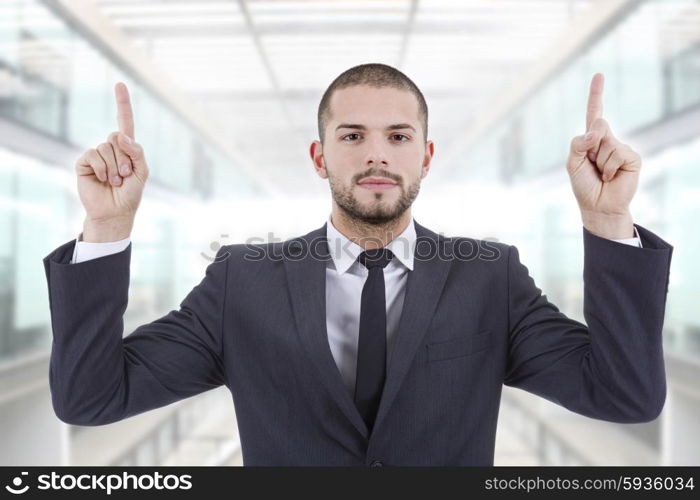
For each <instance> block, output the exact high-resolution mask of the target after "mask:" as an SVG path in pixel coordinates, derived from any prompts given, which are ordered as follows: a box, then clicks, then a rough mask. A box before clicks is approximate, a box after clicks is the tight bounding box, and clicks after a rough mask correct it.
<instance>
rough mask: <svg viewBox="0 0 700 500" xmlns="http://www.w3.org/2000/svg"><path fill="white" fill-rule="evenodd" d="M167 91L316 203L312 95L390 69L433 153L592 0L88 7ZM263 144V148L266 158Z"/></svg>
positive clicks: (248, 0)
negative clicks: (349, 75)
mask: <svg viewBox="0 0 700 500" xmlns="http://www.w3.org/2000/svg"><path fill="white" fill-rule="evenodd" d="M94 2H95V4H96V6H97V7H98V8H99V9H100V10H101V11H102V13H103V14H105V15H106V16H107V17H108V18H110V19H111V21H112V22H113V23H114V24H115V25H116V26H118V27H119V28H120V29H121V30H123V32H124V33H125V34H126V35H127V36H128V37H129V38H130V39H131V40H133V42H134V44H135V45H136V47H138V48H139V50H140V51H141V52H142V53H144V54H145V55H146V56H147V57H149V58H150V59H151V60H152V61H153V63H154V66H156V67H157V68H158V69H159V71H160V72H161V73H162V75H163V77H164V78H165V79H167V80H168V81H169V82H170V83H171V84H173V85H175V86H176V87H178V88H179V89H180V90H181V91H182V92H183V93H184V94H185V95H186V96H188V97H189V98H190V99H191V100H192V102H193V103H194V105H196V106H198V107H199V108H200V109H201V110H202V112H203V114H204V115H205V116H206V117H207V118H208V119H210V120H212V121H213V122H215V123H217V125H218V126H219V127H222V128H223V130H225V131H226V133H227V134H230V137H231V138H232V140H234V141H235V142H236V144H237V146H238V147H239V149H240V150H241V153H242V154H243V155H244V156H245V157H246V158H247V160H248V161H249V162H250V163H251V164H252V165H256V166H257V167H258V168H259V169H260V172H261V173H262V174H263V176H264V178H266V179H269V182H270V183H271V184H272V185H274V186H275V187H276V188H277V189H280V190H282V191H284V192H288V193H289V194H298V193H300V192H302V193H303V192H309V193H316V194H318V193H320V192H321V190H322V189H323V190H325V188H324V186H323V184H322V183H321V182H320V179H318V178H317V177H316V176H315V174H314V172H313V167H312V165H311V162H310V159H309V156H308V148H309V145H310V143H311V141H313V140H314V139H316V138H317V129H316V112H317V108H318V102H319V100H320V98H321V95H322V94H323V91H324V90H325V89H326V87H327V86H328V85H329V84H330V82H331V81H332V80H333V79H334V78H335V77H336V76H337V75H338V74H340V73H341V72H342V71H344V70H346V69H348V68H350V67H351V66H354V65H357V64H361V63H366V62H382V63H386V64H390V65H392V66H394V67H397V68H399V69H400V70H401V71H403V72H404V73H406V74H407V75H408V76H409V77H410V78H411V79H412V80H413V81H414V82H415V83H416V84H417V85H418V86H419V87H420V88H421V90H422V91H423V93H424V95H425V97H426V100H427V102H428V107H429V112H430V121H429V127H428V128H429V134H428V135H429V139H431V140H433V141H435V153H436V154H435V159H434V161H433V171H435V170H436V169H437V168H440V169H442V168H448V167H450V166H448V165H441V164H440V152H441V151H444V150H447V149H449V148H450V146H451V145H454V144H455V143H456V142H457V141H459V140H460V138H461V137H463V136H464V134H465V133H466V131H467V130H468V129H469V127H470V125H471V124H472V123H473V122H474V120H475V119H476V118H478V117H479V116H480V115H482V114H484V113H488V110H489V106H490V105H491V104H492V103H493V102H494V101H495V100H498V99H499V95H501V94H503V93H504V92H506V91H507V90H508V88H509V87H512V86H513V85H517V82H518V79H519V77H520V76H521V75H522V74H523V73H524V72H525V71H526V70H527V69H528V68H529V67H531V66H532V65H533V64H535V63H537V62H539V61H540V60H541V59H542V58H543V57H546V55H547V52H548V51H551V50H554V48H555V44H556V42H557V40H559V39H560V37H562V36H563V35H564V34H565V33H566V32H567V30H569V29H571V27H572V25H573V24H574V23H576V22H578V21H579V20H580V19H581V17H579V16H582V15H585V14H586V13H587V11H588V9H590V8H591V5H593V4H595V1H594V0H462V1H459V0H453V1H450V0H421V1H419V0H377V1H370V0H353V1H345V0H338V1H332V0H228V1H225V0H217V1H214V0H200V1H197V0H159V1H154V0H94ZM272 145H274V146H272Z"/></svg>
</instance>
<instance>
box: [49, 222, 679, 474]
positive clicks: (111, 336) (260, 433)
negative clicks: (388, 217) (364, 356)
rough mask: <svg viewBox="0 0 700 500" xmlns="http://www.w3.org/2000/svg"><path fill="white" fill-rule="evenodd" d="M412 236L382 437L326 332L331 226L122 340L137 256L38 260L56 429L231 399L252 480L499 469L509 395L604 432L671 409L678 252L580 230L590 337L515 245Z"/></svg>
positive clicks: (60, 252) (240, 263) (239, 258)
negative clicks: (670, 304)
mask: <svg viewBox="0 0 700 500" xmlns="http://www.w3.org/2000/svg"><path fill="white" fill-rule="evenodd" d="M415 227H416V235H417V238H418V242H417V247H416V254H415V255H416V256H415V267H414V270H413V271H411V272H409V274H408V278H407V284H406V296H405V302H404V307H403V315H402V317H401V320H400V324H399V327H398V331H397V337H396V341H395V343H394V346H393V351H392V352H391V354H390V356H389V358H390V361H389V364H388V368H387V379H386V384H385V387H384V392H383V395H382V399H381V404H380V408H379V412H378V415H377V419H376V424H375V426H374V429H373V431H372V433H371V434H368V432H367V428H366V426H365V424H364V422H363V420H362V418H361V416H360V413H359V412H358V411H357V409H356V408H355V405H354V403H353V401H352V399H351V396H350V394H349V393H348V391H347V389H346V388H345V386H344V385H343V382H342V379H341V376H340V373H339V371H338V369H337V367H336V365H335V362H334V360H333V357H332V354H331V351H330V347H329V344H328V337H327V332H326V312H325V283H326V280H325V269H326V259H330V255H329V254H328V246H327V242H326V240H325V236H326V226H325V224H324V225H323V226H322V227H320V228H319V229H316V230H314V231H312V232H310V233H308V234H306V235H304V236H301V237H298V238H294V239H291V240H287V241H285V242H277V243H269V244H260V245H246V244H235V245H226V246H223V247H222V248H221V249H220V250H219V252H218V253H217V256H216V260H215V262H213V263H211V264H210V265H209V266H208V267H207V270H206V275H205V276H204V278H203V279H202V281H201V282H200V283H199V284H198V285H197V286H195V287H194V288H193V289H192V291H191V292H190V293H189V294H188V295H187V296H186V297H185V298H184V300H183V301H182V302H181V304H180V308H179V310H172V311H170V312H169V313H168V314H166V315H164V316H163V317H161V318H159V319H156V320H155V321H153V322H151V323H148V324H145V325H142V326H140V327H138V328H136V330H134V331H133V332H131V333H129V334H128V335H126V336H123V334H124V333H125V332H124V323H123V319H122V318H123V315H124V312H125V310H126V308H127V301H128V289H129V264H130V256H131V245H129V246H128V247H127V248H126V249H125V250H124V251H122V252H119V253H117V254H113V255H108V256H104V257H100V258H97V259H94V260H90V261H86V262H82V263H78V264H69V262H70V258H71V256H72V253H73V245H74V241H71V242H68V243H66V244H64V245H62V246H60V247H59V248H57V249H56V250H54V251H53V252H51V253H50V254H49V255H48V256H46V257H45V259H44V266H45V270H46V277H47V280H48V288H49V302H50V307H51V321H52V328H53V345H52V352H51V364H50V387H51V395H52V402H53V408H54V410H55V412H56V415H57V416H58V418H60V419H61V420H62V421H64V422H67V423H70V424H75V425H84V426H94V425H104V424H109V423H112V422H116V421H118V420H122V419H125V418H128V417H130V416H132V415H136V414H138V413H141V412H145V411H148V410H150V409H153V408H158V407H162V406H164V405H168V404H170V403H173V402H175V401H178V400H181V399H183V398H188V397H191V396H194V395H195V394H198V393H201V392H203V391H208V390H211V389H214V388H216V387H220V386H221V385H226V386H227V387H228V388H229V389H230V391H231V395H232V397H233V404H234V407H235V412H236V416H237V420H238V426H239V434H240V439H241V445H242V452H243V462H244V465H370V464H372V463H377V462H380V463H383V464H385V465H492V464H493V457H494V445H495V436H496V424H497V420H498V411H499V402H500V397H501V389H502V386H503V384H505V385H508V386H512V387H518V388H520V389H523V390H526V391H529V392H531V393H533V394H537V395H539V396H541V397H543V398H546V399H547V400H549V401H553V402H554V403H557V404H559V405H561V406H563V407H565V408H568V409H569V410H571V411H573V412H576V413H579V414H582V415H586V416H588V417H592V418H597V419H602V420H607V421H611V422H621V423H630V422H647V421H650V420H653V419H655V418H656V417H657V416H658V415H659V413H660V412H661V410H662V408H663V405H664V401H665V397H666V379H665V371H664V360H663V350H662V327H663V320H664V309H665V303H666V296H667V292H668V277H669V266H670V262H671V254H672V247H671V246H670V245H669V244H668V243H666V242H665V241H663V240H662V239H660V238H659V237H658V236H656V235H655V234H653V233H652V232H650V231H649V230H647V229H645V228H643V227H641V226H638V225H637V226H636V227H637V230H638V231H639V235H640V237H641V240H642V244H643V248H635V247H633V246H630V245H625V244H622V243H618V242H614V241H611V240H607V239H604V238H600V237H598V236H595V235H593V234H592V233H590V232H588V231H587V230H586V229H585V228H582V229H583V244H584V270H583V280H584V304H583V310H584V317H585V321H586V323H587V326H586V325H585V324H583V323H580V322H578V321H575V320H573V319H570V318H568V317H566V316H565V315H564V314H563V313H561V312H560V311H559V310H558V309H557V307H556V306H555V305H553V304H552V303H551V302H549V301H548V299H547V297H546V295H542V293H541V290H540V289H539V288H537V286H536V285H535V283H534V281H533V279H532V278H531V277H530V275H529V273H528V270H527V268H526V267H525V266H524V265H523V264H522V263H521V262H520V260H519V256H518V250H517V248H516V247H515V246H512V245H507V244H504V243H498V242H490V241H485V240H472V239H468V238H448V237H445V236H443V235H438V234H436V233H434V232H432V231H430V230H429V229H427V228H425V227H423V226H421V225H420V224H418V223H417V222H416V223H415Z"/></svg>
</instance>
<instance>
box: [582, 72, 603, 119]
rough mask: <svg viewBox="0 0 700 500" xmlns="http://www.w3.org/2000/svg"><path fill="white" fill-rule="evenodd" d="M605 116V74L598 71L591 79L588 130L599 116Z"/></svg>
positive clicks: (587, 115)
mask: <svg viewBox="0 0 700 500" xmlns="http://www.w3.org/2000/svg"><path fill="white" fill-rule="evenodd" d="M602 116H603V74H602V73H596V74H595V75H593V79H592V80H591V88H590V91H589V93H588V108H587V110H586V130H587V131H588V130H590V129H591V125H592V124H593V122H594V121H595V120H596V119H597V118H601V117H602Z"/></svg>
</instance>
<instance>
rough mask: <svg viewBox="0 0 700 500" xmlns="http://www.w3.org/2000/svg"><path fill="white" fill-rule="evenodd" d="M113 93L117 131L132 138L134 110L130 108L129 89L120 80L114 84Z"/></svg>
mask: <svg viewBox="0 0 700 500" xmlns="http://www.w3.org/2000/svg"><path fill="white" fill-rule="evenodd" d="M114 95H115V97H116V99H117V124H118V125H119V131H120V132H123V133H124V134H126V135H128V136H129V137H130V138H132V139H133V138H134V112H133V111H132V109H131V100H130V99H129V91H128V90H127V88H126V85H125V84H124V83H122V82H119V83H117V84H116V85H115V86H114Z"/></svg>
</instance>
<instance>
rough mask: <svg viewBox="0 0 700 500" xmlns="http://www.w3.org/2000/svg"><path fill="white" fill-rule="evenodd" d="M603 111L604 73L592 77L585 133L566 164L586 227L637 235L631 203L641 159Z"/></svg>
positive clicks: (576, 141) (599, 232)
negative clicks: (618, 136) (623, 141)
mask: <svg viewBox="0 0 700 500" xmlns="http://www.w3.org/2000/svg"><path fill="white" fill-rule="evenodd" d="M602 114H603V75H602V74H601V73H596V74H595V75H594V76H593V79H592V80H591V87H590V93H589V95H588V109H587V112H586V134H584V135H580V136H577V137H574V139H573V140H572V141H571V150H570V153H569V159H568V161H567V164H566V170H567V171H568V173H569V177H570V179H571V187H572V188H573V191H574V195H575V196H576V200H577V201H578V205H579V208H580V210H581V218H582V220H583V223H584V226H585V227H586V229H588V230H589V231H591V232H592V233H594V234H597V235H599V236H602V237H605V238H631V237H633V236H634V228H633V224H632V216H631V214H630V212H629V204H630V202H631V201H632V197H633V196H634V193H635V191H636V190H637V184H638V182H639V171H640V169H641V166H642V161H641V158H640V157H639V155H638V154H637V153H636V152H635V151H633V150H632V148H630V147H629V146H628V145H626V144H623V143H621V142H620V141H619V140H618V139H617V138H616V137H615V136H614V135H613V134H612V131H611V130H610V126H609V125H608V123H607V122H606V121H605V120H604V119H603V118H602Z"/></svg>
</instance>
